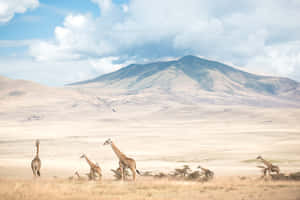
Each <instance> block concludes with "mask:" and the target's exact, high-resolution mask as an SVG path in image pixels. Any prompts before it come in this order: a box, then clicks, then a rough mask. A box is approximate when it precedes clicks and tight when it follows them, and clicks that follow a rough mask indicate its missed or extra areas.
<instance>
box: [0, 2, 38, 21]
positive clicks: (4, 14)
mask: <svg viewBox="0 0 300 200" xmlns="http://www.w3.org/2000/svg"><path fill="white" fill-rule="evenodd" d="M38 6H39V1H38V0H0V24H1V23H6V22H9V21H10V20H11V19H12V18H13V17H14V15H15V14H16V13H24V12H26V11H27V10H28V9H34V8H37V7H38Z"/></svg>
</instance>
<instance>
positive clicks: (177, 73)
mask: <svg viewBox="0 0 300 200" xmlns="http://www.w3.org/2000/svg"><path fill="white" fill-rule="evenodd" d="M183 80H184V81H185V82H183ZM88 83H101V85H104V86H105V87H107V86H109V87H122V88H125V89H128V90H135V91H141V90H144V89H146V88H153V87H155V88H161V89H163V90H166V91H167V92H169V91H170V90H176V88H178V85H181V86H180V87H181V88H194V90H196V91H200V90H202V91H206V92H215V93H223V94H228V95H232V94H240V95H243V94H246V93H259V94H263V95H282V94H283V93H287V92H288V93H297V94H298V93H299V88H300V86H299V85H300V84H299V83H297V82H296V81H293V80H290V79H286V78H278V77H266V76H259V75H256V74H251V73H248V72H244V71H241V70H239V69H236V68H233V67H231V66H228V65H226V64H223V63H220V62H217V61H210V60H206V59H202V58H199V57H196V56H193V55H187V56H184V57H182V58H180V59H178V60H173V61H166V62H155V63H148V64H132V65H129V66H127V67H124V68H122V69H120V70H118V71H115V72H112V73H109V74H104V75H102V76H99V77H97V78H95V79H92V80H87V81H84V82H79V83H74V84H71V85H81V84H88ZM183 85H184V87H183Z"/></svg>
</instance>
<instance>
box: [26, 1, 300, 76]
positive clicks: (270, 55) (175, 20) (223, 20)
mask: <svg viewBox="0 0 300 200" xmlns="http://www.w3.org/2000/svg"><path fill="white" fill-rule="evenodd" d="M91 1H92V2H93V3H95V6H98V7H99V11H100V15H99V16H97V17H94V16H92V15H91V14H87V13H77V14H74V13H70V14H69V15H67V16H66V17H65V19H64V22H63V23H62V24H61V25H60V26H57V27H56V28H55V30H54V31H53V33H54V37H53V38H52V39H51V40H38V41H37V40H35V41H33V42H32V43H30V45H29V51H28V54H29V55H30V57H31V58H33V59H34V61H35V62H40V63H47V62H51V63H55V62H59V63H61V62H66V63H73V62H79V61H80V62H84V63H90V64H89V65H86V66H85V69H86V70H83V71H82V74H84V73H85V72H86V74H87V75H86V78H91V77H90V76H91V75H90V74H91V73H90V71H91V70H92V71H94V72H95V74H94V76H97V75H99V74H100V73H105V72H110V71H113V70H116V69H118V68H120V67H121V66H123V65H122V63H124V62H125V61H128V60H130V61H132V62H146V61H149V62H150V61H153V60H158V59H162V58H166V57H168V58H169V57H174V58H175V57H180V56H183V55H186V54H194V55H198V56H202V57H206V58H209V59H214V60H219V61H223V62H226V63H232V64H234V65H237V66H241V67H247V69H248V70H250V71H251V70H253V71H256V72H261V73H266V74H270V75H277V76H288V77H290V78H294V79H297V80H298V81H300V45H299V43H300V23H299V22H298V19H300V12H299V10H300V1H298V0H288V1H286V0H277V1H272V0H265V1H261V0H245V1H234V0H224V1H217V2H216V1H208V0H186V1H182V0H164V1H161V0H151V1H149V0H131V1H129V2H128V3H123V4H116V3H114V2H113V1H111V0H91ZM99 60H100V61H101V60H102V61H101V62H99ZM103 61H105V62H103ZM127 63H128V62H127ZM95 66H96V67H95ZM66 67H69V69H70V70H71V69H72V66H66ZM82 69H84V68H82ZM87 71H89V73H88V72H87ZM97 73H98V74H97ZM88 74H89V75H88ZM75 78H76V77H75V76H74V79H75Z"/></svg>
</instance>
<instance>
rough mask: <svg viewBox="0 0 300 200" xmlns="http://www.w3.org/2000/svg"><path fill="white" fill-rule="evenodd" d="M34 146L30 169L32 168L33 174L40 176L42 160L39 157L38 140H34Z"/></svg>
mask: <svg viewBox="0 0 300 200" xmlns="http://www.w3.org/2000/svg"><path fill="white" fill-rule="evenodd" d="M35 146H36V155H35V157H34V158H33V160H32V161H31V169H32V172H33V175H34V176H41V172H40V170H41V166H42V162H41V159H40V157H39V151H40V141H39V140H36V141H35Z"/></svg>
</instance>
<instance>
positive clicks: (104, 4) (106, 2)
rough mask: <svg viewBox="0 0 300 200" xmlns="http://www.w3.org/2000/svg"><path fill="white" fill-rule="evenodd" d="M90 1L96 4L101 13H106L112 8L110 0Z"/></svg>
mask: <svg viewBox="0 0 300 200" xmlns="http://www.w3.org/2000/svg"><path fill="white" fill-rule="evenodd" d="M92 2H94V3H96V4H98V6H99V8H100V11H101V15H106V14H107V13H108V12H109V11H111V10H112V7H113V3H112V0H92Z"/></svg>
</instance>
